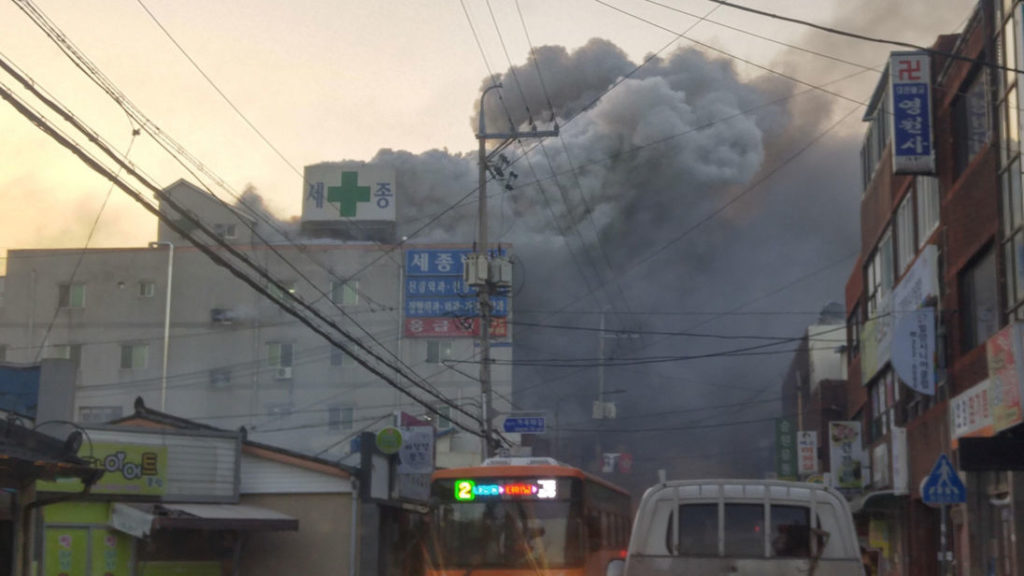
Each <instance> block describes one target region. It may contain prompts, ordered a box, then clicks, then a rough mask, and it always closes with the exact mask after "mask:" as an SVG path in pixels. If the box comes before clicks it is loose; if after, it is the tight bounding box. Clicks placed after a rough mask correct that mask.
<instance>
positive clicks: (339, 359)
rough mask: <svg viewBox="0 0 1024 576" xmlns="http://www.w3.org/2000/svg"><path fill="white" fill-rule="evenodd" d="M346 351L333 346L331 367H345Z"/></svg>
mask: <svg viewBox="0 0 1024 576" xmlns="http://www.w3.org/2000/svg"><path fill="white" fill-rule="evenodd" d="M345 356H346V354H345V351H344V350H342V349H341V348H338V347H337V346H331V366H344V365H345Z"/></svg>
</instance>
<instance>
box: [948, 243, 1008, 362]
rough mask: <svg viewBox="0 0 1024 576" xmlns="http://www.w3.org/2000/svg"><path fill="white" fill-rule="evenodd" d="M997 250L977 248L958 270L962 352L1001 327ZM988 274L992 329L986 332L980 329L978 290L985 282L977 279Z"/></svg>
mask: <svg viewBox="0 0 1024 576" xmlns="http://www.w3.org/2000/svg"><path fill="white" fill-rule="evenodd" d="M996 274H997V267H996V254H995V250H993V248H992V246H991V245H986V246H985V247H984V248H982V249H981V250H979V251H978V253H977V254H975V255H974V256H973V257H972V258H971V259H970V261H969V262H968V263H967V265H965V266H964V267H963V268H962V269H961V270H960V272H959V274H957V287H958V289H959V293H958V296H959V302H960V354H961V355H962V354H965V353H966V352H968V351H970V350H973V349H975V348H977V347H978V346H982V345H984V344H985V341H987V340H988V339H989V338H990V337H992V335H993V334H995V333H996V332H998V331H999V326H1000V324H1001V322H1000V316H999V280H998V278H997V277H996ZM985 276H988V277H989V278H990V281H991V286H989V287H988V288H990V289H991V291H990V293H989V294H988V296H989V298H990V301H991V305H992V319H991V320H989V326H988V328H989V330H988V331H987V332H985V333H982V332H983V331H982V330H981V329H980V328H981V327H982V325H981V319H980V315H979V314H978V312H979V308H978V304H979V302H978V294H977V291H978V290H979V288H981V287H983V286H979V285H977V281H978V280H984V277H985Z"/></svg>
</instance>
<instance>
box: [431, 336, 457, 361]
mask: <svg viewBox="0 0 1024 576" xmlns="http://www.w3.org/2000/svg"><path fill="white" fill-rule="evenodd" d="M453 346H454V343H453V342H452V341H451V340H427V362H428V363H429V364H440V363H441V362H444V361H445V360H447V359H449V358H451V357H452V347H453Z"/></svg>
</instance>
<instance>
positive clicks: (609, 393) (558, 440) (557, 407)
mask: <svg viewBox="0 0 1024 576" xmlns="http://www.w3.org/2000/svg"><path fill="white" fill-rule="evenodd" d="M626 392H628V390H607V391H604V392H603V395H604V396H614V395H616V394H625V393H626ZM586 395H587V393H586V392H575V393H573V394H563V395H561V396H559V397H558V398H555V449H554V450H553V452H554V457H555V460H557V459H558V452H559V448H560V447H561V440H562V427H561V425H560V424H559V421H558V414H559V410H560V409H561V407H562V400H565V399H566V398H573V397H579V396H586Z"/></svg>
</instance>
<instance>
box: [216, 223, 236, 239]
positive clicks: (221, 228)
mask: <svg viewBox="0 0 1024 576" xmlns="http://www.w3.org/2000/svg"><path fill="white" fill-rule="evenodd" d="M213 232H214V234H216V235H217V236H220V237H221V238H224V239H225V240H234V239H235V238H237V237H238V226H237V225H236V224H214V225H213Z"/></svg>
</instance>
